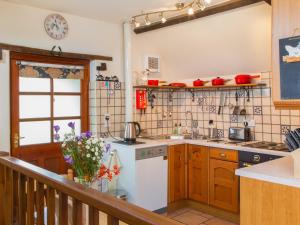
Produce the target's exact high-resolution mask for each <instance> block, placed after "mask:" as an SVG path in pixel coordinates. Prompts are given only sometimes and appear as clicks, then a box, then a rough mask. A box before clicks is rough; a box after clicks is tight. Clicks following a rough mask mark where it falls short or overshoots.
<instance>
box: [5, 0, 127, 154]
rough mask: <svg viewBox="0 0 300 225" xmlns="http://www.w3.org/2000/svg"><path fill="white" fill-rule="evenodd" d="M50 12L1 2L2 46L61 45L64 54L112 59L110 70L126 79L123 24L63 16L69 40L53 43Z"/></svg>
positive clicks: (7, 121)
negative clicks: (48, 23)
mask: <svg viewBox="0 0 300 225" xmlns="http://www.w3.org/2000/svg"><path fill="white" fill-rule="evenodd" d="M50 13H53V12H51V11H48V10H43V9H38V8H33V7H27V6H22V5H16V4H13V3H7V2H4V1H0V42H2V43H9V44H17V45H24V46H28V47H34V48H42V49H49V50H50V49H51V48H52V46H53V45H59V46H61V47H62V50H63V51H65V52H77V53H87V54H99V55H107V56H112V57H113V58H114V60H113V62H112V63H109V65H108V69H109V71H108V72H110V73H111V74H114V75H117V76H119V77H120V78H121V79H122V80H123V79H124V78H123V63H122V61H123V28H122V25H121V24H113V23H106V22H101V21H96V20H91V19H87V18H83V17H79V16H74V15H68V14H62V15H63V16H64V17H65V18H66V19H67V21H68V22H69V27H70V31H69V34H68V36H67V37H66V38H65V39H64V40H61V41H55V40H52V39H51V38H50V37H48V35H47V34H46V33H45V31H44V27H43V26H44V24H43V21H44V18H45V17H46V16H47V15H48V14H50ZM8 63H9V57H8V52H5V59H4V60H3V61H0V105H1V110H0V129H1V133H0V150H9V146H10V145H9V127H10V126H9V108H10V107H9V66H8Z"/></svg>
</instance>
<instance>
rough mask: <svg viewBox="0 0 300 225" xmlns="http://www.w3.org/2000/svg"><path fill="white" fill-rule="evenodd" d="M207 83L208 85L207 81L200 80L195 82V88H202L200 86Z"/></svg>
mask: <svg viewBox="0 0 300 225" xmlns="http://www.w3.org/2000/svg"><path fill="white" fill-rule="evenodd" d="M205 83H207V81H203V80H200V79H198V80H195V81H194V82H193V86H194V87H200V86H203V85H204V84H205Z"/></svg>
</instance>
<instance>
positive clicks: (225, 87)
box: [134, 84, 266, 91]
mask: <svg viewBox="0 0 300 225" xmlns="http://www.w3.org/2000/svg"><path fill="white" fill-rule="evenodd" d="M263 86H266V84H238V85H237V84H227V85H222V86H201V87H189V86H186V87H171V86H151V85H137V86H134V88H141V89H157V90H194V91H196V90H209V89H227V88H252V87H253V88H255V87H263Z"/></svg>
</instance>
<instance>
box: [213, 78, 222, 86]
mask: <svg viewBox="0 0 300 225" xmlns="http://www.w3.org/2000/svg"><path fill="white" fill-rule="evenodd" d="M211 84H212V85H213V86H218V85H224V84H225V80H224V79H223V78H220V77H217V78H215V79H212V81H211Z"/></svg>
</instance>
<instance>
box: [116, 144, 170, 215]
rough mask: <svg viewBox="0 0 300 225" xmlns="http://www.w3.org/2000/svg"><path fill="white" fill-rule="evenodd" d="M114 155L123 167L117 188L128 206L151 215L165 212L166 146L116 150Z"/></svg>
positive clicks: (166, 186) (166, 192)
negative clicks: (140, 209) (124, 195)
mask: <svg viewBox="0 0 300 225" xmlns="http://www.w3.org/2000/svg"><path fill="white" fill-rule="evenodd" d="M117 151H118V154H119V158H120V161H121V163H122V165H123V168H122V170H121V174H120V178H119V183H118V185H119V187H120V188H122V189H124V190H126V192H127V193H128V196H127V197H128V202H130V203H132V204H135V205H137V206H140V207H142V208H144V209H147V210H150V211H153V212H157V213H163V212H165V211H166V208H167V203H168V158H167V155H168V148H167V146H166V145H163V146H154V147H145V148H139V147H136V148H134V149H132V148H130V147H127V148H126V147H123V148H120V147H119V148H118V150H117Z"/></svg>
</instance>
